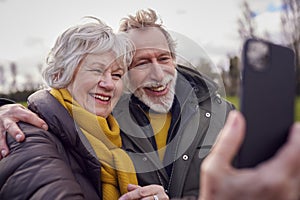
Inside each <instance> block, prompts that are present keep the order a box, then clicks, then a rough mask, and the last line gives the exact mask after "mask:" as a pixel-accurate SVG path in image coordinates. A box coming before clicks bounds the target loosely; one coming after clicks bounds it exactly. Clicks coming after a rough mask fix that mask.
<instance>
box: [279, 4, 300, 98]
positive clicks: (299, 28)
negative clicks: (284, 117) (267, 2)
mask: <svg viewBox="0 0 300 200" xmlns="http://www.w3.org/2000/svg"><path fill="white" fill-rule="evenodd" d="M282 4H283V9H282V13H281V24H282V31H283V36H284V40H285V42H286V45H287V46H289V47H290V48H292V49H293V50H294V52H295V55H296V58H295V63H296V74H297V93H298V94H300V63H299V62H300V0H282Z"/></svg>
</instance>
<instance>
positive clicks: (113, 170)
mask: <svg viewBox="0 0 300 200" xmlns="http://www.w3.org/2000/svg"><path fill="white" fill-rule="evenodd" d="M50 93H51V94H52V95H53V96H54V97H55V98H56V99H57V100H58V101H59V102H60V103H61V104H62V105H63V106H64V107H65V108H66V109H67V110H68V111H69V113H70V114H71V116H72V117H73V118H74V120H75V121H76V123H77V124H78V125H79V127H80V129H81V131H82V132H83V133H84V135H85V136H86V138H87V139H88V140H89V142H90V144H91V145H92V147H93V149H94V151H95V152H96V154H97V157H98V159H99V161H100V162H101V166H102V167H101V182H102V192H103V199H104V200H114V199H118V198H119V197H120V195H122V194H124V193H126V192H128V191H127V185H128V184H129V183H131V184H137V178H136V173H135V169H134V166H133V163H132V161H131V159H130V157H129V156H128V155H127V154H126V152H125V151H123V150H122V149H121V148H120V147H121V146H122V140H121V137H120V128H119V125H118V123H117V121H116V120H115V118H114V117H113V116H112V115H109V116H108V118H107V119H105V118H103V117H100V116H96V115H94V114H92V113H90V112H88V111H87V110H85V109H84V108H82V107H81V106H80V105H79V104H78V103H77V102H76V101H75V100H74V99H73V98H72V96H71V95H70V93H69V92H68V90H66V89H59V90H57V89H52V90H51V91H50Z"/></svg>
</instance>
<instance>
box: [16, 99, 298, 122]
mask: <svg viewBox="0 0 300 200" xmlns="http://www.w3.org/2000/svg"><path fill="white" fill-rule="evenodd" d="M226 99H227V100H228V101H230V102H231V103H233V104H234V105H235V107H236V108H237V109H239V98H238V97H236V96H228V97H226ZM21 104H22V105H24V106H27V103H26V102H21ZM295 121H300V96H297V98H296V102H295Z"/></svg>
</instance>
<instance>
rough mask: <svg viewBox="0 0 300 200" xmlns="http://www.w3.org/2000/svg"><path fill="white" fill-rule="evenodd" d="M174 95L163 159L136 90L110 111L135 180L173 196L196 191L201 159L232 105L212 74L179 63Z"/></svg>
mask: <svg viewBox="0 0 300 200" xmlns="http://www.w3.org/2000/svg"><path fill="white" fill-rule="evenodd" d="M177 71H178V78H177V82H176V91H175V95H176V98H175V100H174V102H173V106H172V108H171V113H172V120H171V125H170V127H171V128H170V129H169V132H168V138H167V143H168V145H167V148H166V151H165V157H164V160H163V162H161V161H160V159H159V156H158V154H157V152H156V150H157V147H156V143H155V139H154V136H153V135H154V133H153V130H152V127H151V125H150V123H149V120H148V118H147V116H146V115H145V113H146V112H147V111H148V110H149V108H148V107H147V106H145V105H144V104H143V103H142V102H140V101H139V100H138V99H137V98H135V97H134V96H130V95H128V96H127V97H126V96H123V97H122V99H121V100H120V101H119V103H118V105H117V107H116V108H115V109H114V111H113V114H114V116H115V118H116V119H117V120H118V122H119V125H120V127H121V130H123V131H124V132H125V133H126V134H123V135H122V141H123V148H124V149H125V150H126V151H127V152H128V153H129V155H130V157H131V158H132V160H133V162H134V165H135V168H136V171H137V176H138V181H139V184H140V185H142V186H144V185H149V184H159V185H162V186H163V187H164V188H165V190H166V191H167V192H168V194H169V196H170V197H171V198H182V197H187V196H192V197H194V199H196V197H197V196H198V193H199V176H200V165H201V163H202V161H203V159H204V158H205V156H206V155H207V154H208V152H209V151H210V149H211V147H212V145H213V144H214V141H215V139H216V137H217V135H218V133H219V131H220V129H221V128H222V127H223V125H224V123H225V120H226V118H227V115H228V112H229V111H230V110H232V109H234V106H233V105H232V104H230V103H229V102H227V101H226V100H224V99H222V98H221V97H220V96H219V95H218V94H217V86H216V84H214V83H213V82H212V81H211V80H209V79H207V78H206V77H204V76H202V75H200V74H199V73H198V72H196V71H194V70H191V69H189V68H186V67H183V66H178V68H177Z"/></svg>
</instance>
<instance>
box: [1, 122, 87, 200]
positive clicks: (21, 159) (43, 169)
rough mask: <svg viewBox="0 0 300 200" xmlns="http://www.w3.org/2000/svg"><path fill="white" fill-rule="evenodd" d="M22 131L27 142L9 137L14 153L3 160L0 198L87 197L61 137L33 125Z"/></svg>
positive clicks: (23, 126) (23, 127)
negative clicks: (69, 161)
mask: <svg viewBox="0 0 300 200" xmlns="http://www.w3.org/2000/svg"><path fill="white" fill-rule="evenodd" d="M22 130H23V131H24V132H26V134H27V137H26V141H25V142H23V143H18V142H16V141H15V140H14V139H13V138H11V137H10V136H8V144H9V146H10V148H11V153H10V154H9V155H8V156H7V157H5V158H4V159H2V160H1V161H0V199H18V198H22V199H29V198H33V199H68V198H70V199H74V198H76V199H84V197H83V194H82V191H81V188H80V186H79V184H78V183H77V182H76V180H75V177H74V175H73V173H72V170H71V168H70V166H69V165H68V164H67V163H66V159H65V158H63V153H62V152H60V151H62V149H63V148H58V146H59V145H60V144H59V140H58V139H57V138H56V137H55V136H54V135H52V134H50V133H49V132H47V131H43V130H41V129H38V128H36V127H33V126H30V125H25V124H23V125H22ZM52 197H53V198H52Z"/></svg>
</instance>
